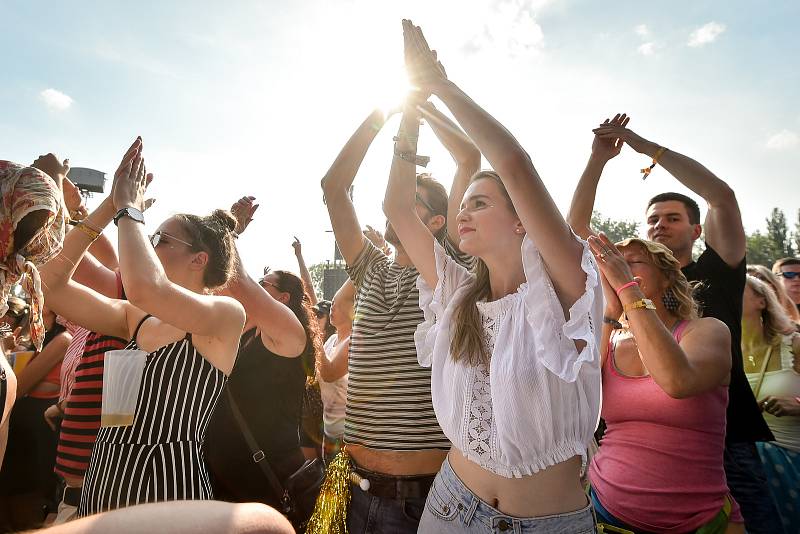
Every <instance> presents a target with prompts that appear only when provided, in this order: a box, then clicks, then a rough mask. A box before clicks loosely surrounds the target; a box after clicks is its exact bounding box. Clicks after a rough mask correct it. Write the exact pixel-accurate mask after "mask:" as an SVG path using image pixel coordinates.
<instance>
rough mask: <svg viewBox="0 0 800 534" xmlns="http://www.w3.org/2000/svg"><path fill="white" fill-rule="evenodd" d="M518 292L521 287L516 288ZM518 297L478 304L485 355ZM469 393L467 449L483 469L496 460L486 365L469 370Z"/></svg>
mask: <svg viewBox="0 0 800 534" xmlns="http://www.w3.org/2000/svg"><path fill="white" fill-rule="evenodd" d="M520 289H522V288H520ZM518 295H519V290H518V291H517V292H516V293H512V294H510V295H506V296H505V297H503V298H502V299H499V300H496V301H493V302H478V303H476V304H477V306H478V312H479V314H480V316H481V327H482V330H483V344H484V349H485V350H486V354H492V352H494V344H495V340H496V339H497V335H498V333H499V332H500V325H501V324H502V322H503V317H505V315H506V314H507V313H508V311H509V310H510V309H511V305H512V304H513V303H514V300H515V299H516V298H517V296H518ZM470 374H471V375H472V376H470V383H471V388H470V390H471V393H470V398H469V405H468V406H467V410H466V413H467V415H468V420H467V436H468V443H467V446H468V450H469V452H471V453H472V454H473V455H474V456H475V457H477V459H479V463H480V464H481V465H483V466H486V465H491V462H492V459H493V458H496V457H497V452H498V451H497V428H496V426H495V422H494V417H492V385H491V379H490V374H489V366H488V365H486V364H485V363H482V364H479V365H477V366H474V367H472V372H471V373H470Z"/></svg>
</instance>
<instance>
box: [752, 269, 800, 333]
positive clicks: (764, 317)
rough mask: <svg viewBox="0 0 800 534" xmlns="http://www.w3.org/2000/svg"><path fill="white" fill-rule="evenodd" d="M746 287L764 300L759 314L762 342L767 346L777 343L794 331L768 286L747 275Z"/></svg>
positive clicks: (792, 325)
mask: <svg viewBox="0 0 800 534" xmlns="http://www.w3.org/2000/svg"><path fill="white" fill-rule="evenodd" d="M747 285H748V286H750V289H752V290H753V291H755V292H756V294H757V295H758V296H760V297H763V298H764V301H765V302H766V303H767V305H766V306H764V309H763V310H762V312H761V327H762V330H763V335H764V341H766V342H767V343H768V344H772V343H777V342H778V341H780V338H781V336H784V335H786V334H791V333H792V332H793V331H794V330H795V326H794V324H792V321H791V319H789V317H788V316H787V315H786V312H785V311H783V307H782V306H781V305H780V303H779V302H778V297H777V296H776V295H775V292H774V291H773V290H772V288H770V287H769V284H767V283H766V282H763V281H761V280H759V279H758V278H756V277H755V276H752V275H749V274H748V275H747Z"/></svg>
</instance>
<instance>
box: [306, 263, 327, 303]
mask: <svg viewBox="0 0 800 534" xmlns="http://www.w3.org/2000/svg"><path fill="white" fill-rule="evenodd" d="M329 263H330V262H322V263H315V264H313V265H310V266H309V267H308V272H309V274H310V275H311V283H312V284H314V293H315V294H316V295H317V297H318V298H322V280H323V279H324V277H325V269H329V268H330V267H331V266H330V265H329Z"/></svg>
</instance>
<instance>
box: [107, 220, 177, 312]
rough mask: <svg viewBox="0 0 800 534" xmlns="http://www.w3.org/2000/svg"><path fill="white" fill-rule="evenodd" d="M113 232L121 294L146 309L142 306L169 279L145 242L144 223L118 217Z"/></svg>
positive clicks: (153, 296)
mask: <svg viewBox="0 0 800 534" xmlns="http://www.w3.org/2000/svg"><path fill="white" fill-rule="evenodd" d="M117 233H118V235H119V265H120V273H121V274H122V285H123V287H124V288H125V294H126V296H127V297H128V300H129V301H130V302H131V303H132V304H133V305H134V306H137V307H139V308H143V309H148V308H149V306H148V305H147V304H146V303H147V302H148V301H150V300H151V299H156V298H159V293H160V291H159V290H160V288H161V287H162V286H164V285H165V284H169V283H170V282H169V279H168V278H167V275H166V273H164V268H163V266H162V265H161V261H160V260H159V259H158V256H157V255H156V251H155V249H154V248H153V246H152V245H151V244H150V242H149V240H148V239H147V235H146V233H145V227H144V224H142V223H138V222H136V221H134V220H133V219H131V218H130V217H122V218H121V219H120V220H119V223H118V226H117Z"/></svg>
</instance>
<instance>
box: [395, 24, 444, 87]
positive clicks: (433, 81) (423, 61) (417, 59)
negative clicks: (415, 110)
mask: <svg viewBox="0 0 800 534" xmlns="http://www.w3.org/2000/svg"><path fill="white" fill-rule="evenodd" d="M403 40H404V52H405V60H406V70H407V71H408V76H409V81H410V83H411V86H412V87H413V88H414V90H415V91H417V92H418V93H419V98H418V99H419V100H421V101H424V100H427V99H428V96H430V94H431V92H432V91H433V88H434V87H435V86H436V85H438V84H441V83H443V82H445V81H446V80H447V73H446V72H445V70H444V67H443V66H442V63H441V62H440V61H439V58H438V57H437V55H436V51H434V50H431V49H430V47H429V46H428V41H426V40H425V36H424V35H423V34H422V29H421V28H420V27H419V26H414V25H413V24H412V23H411V21H410V20H405V19H404V20H403Z"/></svg>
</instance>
